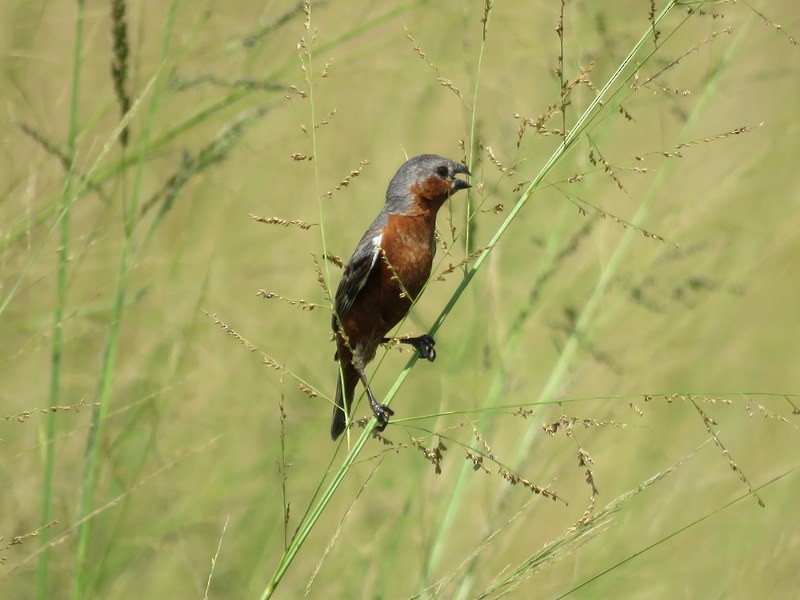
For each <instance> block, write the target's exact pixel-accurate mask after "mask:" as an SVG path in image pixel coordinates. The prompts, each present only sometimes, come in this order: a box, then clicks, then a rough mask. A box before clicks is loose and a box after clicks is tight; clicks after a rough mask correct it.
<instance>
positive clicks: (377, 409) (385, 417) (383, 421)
mask: <svg viewBox="0 0 800 600" xmlns="http://www.w3.org/2000/svg"><path fill="white" fill-rule="evenodd" d="M369 407H370V408H371V409H372V414H374V415H375V418H376V419H377V420H378V425H377V426H376V427H375V430H376V431H378V432H381V431H383V430H384V429H386V426H387V425H388V424H389V417H391V416H393V415H394V411H393V410H392V409H391V408H389V407H388V406H386V405H385V404H381V403H380V402H377V401H373V400H370V403H369Z"/></svg>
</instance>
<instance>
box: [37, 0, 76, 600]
mask: <svg viewBox="0 0 800 600" xmlns="http://www.w3.org/2000/svg"><path fill="white" fill-rule="evenodd" d="M83 9H84V0H78V13H77V16H76V18H75V45H74V47H73V54H72V95H71V98H70V113H69V129H68V131H67V151H66V156H67V160H68V161H69V165H70V168H69V171H67V181H66V184H65V185H64V189H63V190H62V192H61V212H62V215H63V216H62V218H61V237H60V240H59V242H60V243H59V247H58V275H57V279H56V303H55V311H54V313H53V353H52V359H51V362H52V369H51V371H50V397H49V400H50V401H49V404H50V406H57V405H58V404H59V399H60V392H61V359H62V356H63V350H64V348H63V340H64V331H63V320H64V305H65V304H66V299H67V263H68V259H69V234H70V219H69V207H70V204H71V202H70V196H71V194H72V192H73V181H72V175H73V168H74V164H73V163H74V161H75V140H76V138H77V137H78V106H79V98H78V96H79V91H80V76H81V48H82V47H83ZM57 424H58V413H57V412H56V411H51V412H49V413H48V414H47V417H46V420H45V431H44V436H43V437H44V440H43V441H42V446H43V448H44V469H43V473H42V480H43V481H42V507H41V513H42V516H41V525H42V526H43V527H44V529H42V531H41V533H40V535H39V547H40V548H41V549H42V553H41V554H40V555H39V560H38V564H37V569H36V598H37V600H44V599H45V598H47V580H48V574H49V562H50V552H48V551H47V550H45V548H46V547H47V545H48V544H49V542H50V537H51V536H50V528H49V527H46V525H47V523H49V522H50V518H51V516H52V509H53V473H54V471H55V448H56V426H57Z"/></svg>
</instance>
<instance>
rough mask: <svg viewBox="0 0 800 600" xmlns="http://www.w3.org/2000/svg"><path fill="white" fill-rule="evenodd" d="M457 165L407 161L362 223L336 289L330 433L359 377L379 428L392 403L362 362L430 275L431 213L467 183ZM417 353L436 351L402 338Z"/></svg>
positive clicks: (341, 423)
mask: <svg viewBox="0 0 800 600" xmlns="http://www.w3.org/2000/svg"><path fill="white" fill-rule="evenodd" d="M459 173H464V174H469V171H468V170H467V169H466V167H464V166H463V165H462V164H460V163H457V162H455V161H452V160H450V159H447V158H442V157H441V156H436V155H434V154H423V155H421V156H416V157H414V158H412V159H410V160H409V161H407V162H406V163H405V164H403V166H401V167H400V169H399V170H398V171H397V174H396V175H395V176H394V178H393V179H392V181H391V182H390V183H389V188H388V190H387V191H386V203H385V205H384V207H383V210H382V211H381V213H380V214H379V215H378V217H377V218H376V219H375V221H373V223H372V225H370V227H369V228H368V229H367V231H366V233H365V234H364V235H363V237H362V238H361V241H360V242H359V243H358V246H356V249H355V252H353V256H352V257H351V258H350V260H349V262H348V263H347V266H346V267H345V269H344V274H343V275H342V280H341V281H340V282H339V287H338V288H337V290H336V300H335V311H336V313H335V315H334V317H333V322H332V325H333V331H334V333H335V335H336V357H337V359H338V361H339V366H340V370H341V373H340V377H339V378H338V380H337V386H336V406H335V407H334V409H333V422H332V424H331V437H332V438H333V439H334V440H335V439H336V438H338V437H339V435H341V433H342V432H343V431H344V429H345V427H346V416H347V415H348V414H349V412H350V408H351V406H352V403H353V398H354V393H355V388H356V384H357V383H358V382H359V380H360V381H361V382H362V383H363V384H364V386H365V388H366V391H367V397H368V398H369V403H370V407H371V408H372V411H373V413H374V414H375V417H376V418H377V419H378V429H379V430H381V431H382V430H383V429H384V428H385V427H386V424H387V423H388V420H389V417H390V416H391V415H392V414H394V413H393V412H392V410H391V409H390V408H389V407H388V406H385V405H383V404H380V403H379V402H378V401H377V400H376V399H375V396H374V395H373V393H372V390H371V389H370V388H369V386H368V385H367V378H366V375H365V374H364V368H365V367H366V366H367V364H368V363H369V362H370V361H371V360H372V359H373V358H375V353H376V351H377V349H378V346H379V345H380V344H381V342H382V341H385V336H386V334H387V333H388V332H389V331H390V330H391V329H392V328H393V327H394V326H395V325H397V324H398V323H399V322H400V321H401V320H402V319H403V318H404V317H405V316H406V314H407V313H408V310H409V308H411V304H412V303H413V301H414V299H415V298H416V297H417V296H418V295H419V293H420V291H421V290H422V288H423V287H424V286H425V282H427V281H428V277H429V276H430V274H431V265H432V263H433V256H434V253H435V252H436V240H435V238H434V231H435V229H436V214H437V212H438V211H439V208H441V206H442V204H444V202H445V201H446V200H447V199H448V198H449V197H450V196H451V195H452V194H454V193H455V192H457V191H458V190H462V189H466V188H468V187H470V186H469V184H468V183H467V182H466V181H464V180H463V179H457V178H456V175H457V174H459ZM401 341H403V342H404V343H408V344H411V345H413V346H414V347H415V348H416V349H417V350H418V351H419V353H420V356H421V357H422V358H427V359H429V360H433V358H434V357H435V356H436V354H435V352H434V350H433V345H434V341H433V338H431V337H430V336H428V335H423V336H419V337H416V338H405V339H403V340H401Z"/></svg>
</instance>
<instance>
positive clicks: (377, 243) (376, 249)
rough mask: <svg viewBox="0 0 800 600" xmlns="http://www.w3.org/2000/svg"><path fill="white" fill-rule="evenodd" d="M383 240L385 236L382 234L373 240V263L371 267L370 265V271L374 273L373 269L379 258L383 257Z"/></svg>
mask: <svg viewBox="0 0 800 600" xmlns="http://www.w3.org/2000/svg"><path fill="white" fill-rule="evenodd" d="M381 240H383V234H382V233H379V234H378V235H376V236H375V237H374V238H372V263H370V265H369V270H370V271H372V267H374V266H375V262H376V261H377V260H378V257H379V256H380V255H381ZM365 281H366V280H365Z"/></svg>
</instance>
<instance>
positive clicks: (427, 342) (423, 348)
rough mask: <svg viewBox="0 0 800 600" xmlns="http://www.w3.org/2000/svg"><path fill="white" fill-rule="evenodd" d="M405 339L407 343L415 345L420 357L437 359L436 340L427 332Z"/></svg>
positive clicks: (431, 359)
mask: <svg viewBox="0 0 800 600" xmlns="http://www.w3.org/2000/svg"><path fill="white" fill-rule="evenodd" d="M405 341H406V343H408V344H411V345H412V346H414V348H415V349H416V351H417V352H419V357H420V358H424V359H425V360H429V361H430V362H433V361H434V360H436V350H435V349H434V346H435V345H436V340H434V339H433V337H431V336H429V335H428V334H427V333H426V334H425V335H421V336H419V337H415V338H408V339H407V340H405Z"/></svg>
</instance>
